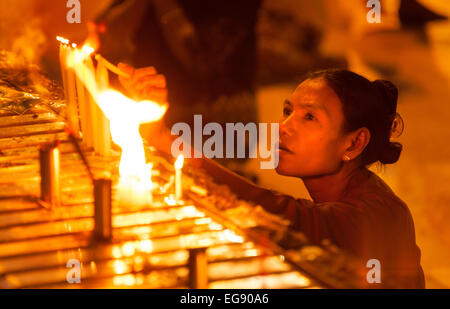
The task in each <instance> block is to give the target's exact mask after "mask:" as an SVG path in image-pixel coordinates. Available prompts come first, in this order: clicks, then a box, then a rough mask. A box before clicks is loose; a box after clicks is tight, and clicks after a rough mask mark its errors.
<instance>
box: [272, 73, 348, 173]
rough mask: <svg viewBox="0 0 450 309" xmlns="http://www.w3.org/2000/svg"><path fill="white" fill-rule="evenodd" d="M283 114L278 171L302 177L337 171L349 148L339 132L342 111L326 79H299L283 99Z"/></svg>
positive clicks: (340, 129)
mask: <svg viewBox="0 0 450 309" xmlns="http://www.w3.org/2000/svg"><path fill="white" fill-rule="evenodd" d="M283 115H284V117H283V119H282V120H281V121H280V145H279V150H278V154H279V163H278V166H277V168H276V170H277V172H278V173H279V174H281V175H286V176H296V177H301V178H307V177H315V176H321V175H328V174H332V173H335V172H337V171H338V170H339V168H340V166H341V164H342V157H343V155H344V153H345V150H346V148H347V147H348V145H347V144H346V142H345V139H344V138H345V134H343V133H342V125H343V121H344V114H343V112H342V104H341V101H340V100H339V98H338V96H337V95H336V93H335V92H334V91H333V90H332V88H330V87H329V86H327V84H326V82H325V80H323V79H321V78H317V79H313V80H311V79H307V80H305V81H304V82H302V83H301V84H300V85H299V86H298V87H297V89H296V90H295V91H294V93H293V94H292V96H291V98H290V99H289V100H286V101H285V103H284V108H283Z"/></svg>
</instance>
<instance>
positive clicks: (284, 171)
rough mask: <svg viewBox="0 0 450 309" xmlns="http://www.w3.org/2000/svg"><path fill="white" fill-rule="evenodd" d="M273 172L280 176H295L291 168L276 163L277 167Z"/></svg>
mask: <svg viewBox="0 0 450 309" xmlns="http://www.w3.org/2000/svg"><path fill="white" fill-rule="evenodd" d="M275 171H276V172H277V174H279V175H282V176H296V175H295V174H296V173H295V171H294V170H293V169H292V168H289V167H288V166H285V165H283V164H281V162H280V163H278V166H277V167H276V168H275Z"/></svg>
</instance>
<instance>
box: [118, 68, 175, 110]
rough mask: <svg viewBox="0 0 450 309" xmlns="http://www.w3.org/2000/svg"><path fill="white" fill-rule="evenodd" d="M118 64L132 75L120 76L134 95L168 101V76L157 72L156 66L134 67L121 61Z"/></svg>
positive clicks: (124, 85) (121, 80) (140, 97)
mask: <svg viewBox="0 0 450 309" xmlns="http://www.w3.org/2000/svg"><path fill="white" fill-rule="evenodd" d="M117 66H118V68H119V69H121V70H122V71H124V72H125V73H127V74H129V75H130V77H129V78H127V77H123V76H119V81H120V83H121V84H122V85H123V87H124V88H125V89H126V90H127V91H128V92H129V94H130V95H131V96H132V97H134V98H136V99H137V98H138V99H140V100H145V99H148V100H153V101H157V102H167V89H166V87H167V84H166V78H165V77H164V76H163V75H160V74H157V71H156V69H155V68H154V67H146V68H141V69H134V68H133V67H132V66H130V65H128V64H126V63H119V64H118V65H117Z"/></svg>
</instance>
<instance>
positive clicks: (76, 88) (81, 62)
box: [57, 37, 184, 204]
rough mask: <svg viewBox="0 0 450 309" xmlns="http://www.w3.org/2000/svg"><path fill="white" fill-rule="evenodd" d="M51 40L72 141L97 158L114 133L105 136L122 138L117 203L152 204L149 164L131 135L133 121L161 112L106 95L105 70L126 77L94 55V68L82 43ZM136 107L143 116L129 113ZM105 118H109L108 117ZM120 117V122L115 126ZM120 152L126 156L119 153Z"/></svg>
mask: <svg viewBox="0 0 450 309" xmlns="http://www.w3.org/2000/svg"><path fill="white" fill-rule="evenodd" d="M57 40H58V41H59V42H60V46H59V47H60V52H59V56H60V67H61V73H62V79H63V86H64V92H65V96H66V102H67V107H66V111H67V120H68V125H69V127H70V129H71V131H72V132H74V134H75V135H76V136H77V137H78V138H81V139H82V141H83V143H85V144H86V146H88V147H89V148H93V149H94V151H95V152H96V153H97V154H99V155H102V156H108V155H110V151H111V137H113V138H112V140H114V141H115V142H116V140H115V139H114V135H111V133H114V134H116V135H115V136H116V139H118V140H121V141H123V140H127V142H128V144H127V145H125V146H124V145H123V144H120V145H119V146H121V147H122V158H121V165H120V168H119V171H120V179H119V184H118V195H119V196H118V197H119V202H120V201H121V202H122V203H123V204H129V203H133V204H151V203H152V200H153V199H152V182H151V168H152V166H151V164H148V163H145V155H144V149H143V145H142V139H141V137H140V136H139V135H138V136H137V137H136V136H135V135H136V134H139V133H138V129H137V128H138V125H139V123H143V122H147V121H155V119H158V118H157V116H155V118H154V119H152V118H151V115H150V117H149V116H147V117H146V116H142V114H152V113H158V112H159V113H160V114H161V116H162V115H163V114H164V112H165V110H164V111H162V112H161V110H155V109H151V108H152V107H153V105H156V106H157V107H158V105H157V104H158V103H157V102H148V101H145V102H133V101H132V100H131V99H129V98H127V97H125V96H124V95H122V94H120V93H118V92H115V91H109V90H110V89H111V88H109V78H108V77H109V75H108V70H109V71H111V72H113V73H115V74H118V75H122V76H126V77H127V73H125V72H123V71H121V70H120V69H118V68H117V67H116V66H114V65H113V64H111V63H110V62H108V61H107V60H106V59H105V58H103V57H102V56H101V55H99V54H96V56H95V60H96V62H97V63H96V66H94V61H93V59H92V54H93V53H94V51H95V50H94V49H93V48H91V47H89V45H87V44H85V45H84V46H82V47H81V48H79V47H77V45H76V44H70V42H69V41H68V40H67V39H64V38H62V37H57ZM71 57H72V58H71ZM74 57H75V58H74ZM70 59H72V61H71V60H70ZM73 59H76V61H73ZM128 77H129V76H128ZM100 90H101V91H100ZM102 99H103V101H102V102H101V100H102ZM105 100H106V101H107V102H105ZM144 103H145V104H147V105H145V104H144ZM151 104H153V105H151ZM138 106H139V107H141V110H142V111H144V112H147V113H144V112H140V110H137V112H136V111H135V114H136V113H137V114H141V115H139V116H136V115H135V114H132V112H130V110H133V109H134V108H135V107H138ZM114 109H118V110H114ZM120 109H121V110H120ZM108 112H109V114H108ZM108 117H109V118H108ZM111 117H113V118H114V117H115V118H114V119H112V118H111ZM133 117H135V118H133ZM139 117H140V118H143V119H140V118H139ZM122 118H123V122H121V120H122ZM134 119H136V121H134ZM136 124H137V125H136ZM113 125H115V126H113ZM130 127H131V129H130ZM133 129H135V132H131V131H133ZM128 131H130V132H128ZM118 132H119V133H120V134H122V135H120V136H119V138H117V136H118V135H117V134H118ZM124 132H128V133H129V135H128V136H126V135H123V134H124ZM125 134H126V133H125ZM124 136H125V138H124ZM155 138H157V137H155ZM130 141H131V144H130ZM133 142H134V143H133ZM116 143H117V142H116ZM119 143H120V142H119ZM127 146H128V147H127ZM125 152H126V154H127V155H128V156H125V155H124V153H125ZM133 152H134V153H133ZM130 154H131V157H130ZM133 156H134V157H133ZM135 156H137V158H136V157H135ZM125 157H126V158H125ZM183 159H184V158H183V156H182V155H180V156H179V157H178V158H177V160H176V162H175V184H174V185H175V190H174V191H175V203H181V202H182V191H183V190H182V166H183ZM136 161H137V162H141V161H144V162H143V164H141V165H139V164H137V165H136V164H134V163H135V162H136Z"/></svg>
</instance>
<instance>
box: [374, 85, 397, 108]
mask: <svg viewBox="0 0 450 309" xmlns="http://www.w3.org/2000/svg"><path fill="white" fill-rule="evenodd" d="M372 84H373V85H374V86H375V87H376V88H377V89H378V91H379V92H380V93H381V95H382V96H383V98H384V100H385V101H386V102H387V104H388V108H389V113H390V114H395V113H396V111H397V99H398V89H397V87H396V86H395V85H394V84H393V83H391V82H390V81H388V80H384V79H377V80H375V81H373V82H372Z"/></svg>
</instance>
